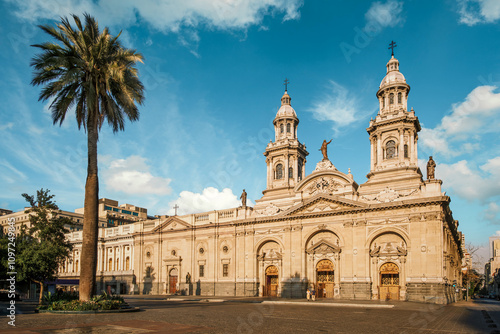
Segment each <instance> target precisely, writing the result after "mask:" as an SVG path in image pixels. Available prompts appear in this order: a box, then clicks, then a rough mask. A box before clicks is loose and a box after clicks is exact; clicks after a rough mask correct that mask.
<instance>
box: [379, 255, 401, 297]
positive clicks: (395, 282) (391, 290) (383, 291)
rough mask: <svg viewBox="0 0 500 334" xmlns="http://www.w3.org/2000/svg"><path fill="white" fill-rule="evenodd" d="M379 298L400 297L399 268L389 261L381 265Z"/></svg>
mask: <svg viewBox="0 0 500 334" xmlns="http://www.w3.org/2000/svg"><path fill="white" fill-rule="evenodd" d="M379 296H380V297H379V298H380V299H385V300H398V299H399V268H398V266H397V265H396V264H394V263H391V262H388V263H384V264H383V265H382V267H380V285H379Z"/></svg>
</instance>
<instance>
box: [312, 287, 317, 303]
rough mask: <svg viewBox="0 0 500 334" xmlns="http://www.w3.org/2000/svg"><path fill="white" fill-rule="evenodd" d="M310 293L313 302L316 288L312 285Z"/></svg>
mask: <svg viewBox="0 0 500 334" xmlns="http://www.w3.org/2000/svg"><path fill="white" fill-rule="evenodd" d="M311 295H312V301H313V302H314V301H315V300H316V289H315V288H314V287H313V288H312V291H311Z"/></svg>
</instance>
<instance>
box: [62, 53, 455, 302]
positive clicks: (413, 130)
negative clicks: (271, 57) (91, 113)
mask: <svg viewBox="0 0 500 334" xmlns="http://www.w3.org/2000/svg"><path fill="white" fill-rule="evenodd" d="M386 67H387V73H386V75H385V77H384V78H383V80H382V82H381V83H380V87H379V90H378V91H377V93H376V96H377V98H378V101H379V111H378V114H377V116H376V117H375V119H372V120H370V122H369V125H368V128H367V132H368V135H369V137H368V139H369V145H370V148H371V151H370V152H371V153H370V155H371V159H370V172H369V173H368V175H367V179H366V181H365V182H364V183H360V184H359V183H357V182H356V181H355V180H354V178H353V175H352V174H351V173H350V171H349V172H348V173H347V174H345V173H343V172H341V171H339V170H338V169H337V168H336V167H335V166H334V164H333V163H332V162H331V161H330V160H329V158H328V144H329V142H327V141H324V142H323V145H322V146H321V152H322V154H323V159H322V160H321V161H319V162H316V166H315V169H314V171H313V172H312V173H311V174H309V175H306V173H305V167H306V162H307V159H306V158H307V156H308V152H307V149H306V147H305V145H304V144H302V143H301V142H300V141H299V136H298V134H299V129H298V127H299V118H298V116H297V113H296V112H295V110H294V108H293V107H292V103H291V100H292V99H291V97H290V95H289V94H288V92H287V91H286V90H285V93H284V94H283V96H282V97H281V107H280V108H279V110H278V112H277V114H276V117H275V118H274V120H273V124H274V130H275V135H274V138H273V140H271V142H270V143H269V144H268V145H267V147H265V152H264V155H265V157H266V165H267V166H266V167H267V187H266V189H265V190H264V191H263V196H262V198H260V199H258V200H256V204H255V206H254V207H250V206H247V205H246V194H245V192H244V193H243V194H242V203H241V206H240V207H237V208H232V209H227V210H217V211H210V212H204V213H197V214H189V215H184V216H177V215H175V216H169V217H163V218H158V219H154V220H152V219H149V220H145V221H139V222H136V223H133V224H129V225H123V226H118V227H113V228H107V229H101V231H100V238H99V240H100V241H99V255H98V259H99V261H98V273H97V281H98V290H105V289H110V287H112V288H113V290H115V291H116V292H121V293H138V294H148V293H152V294H186V295H201V296H209V295H211V296H213V295H215V296H270V297H283V298H303V297H305V295H306V289H307V288H309V287H314V288H315V290H316V291H317V297H318V298H335V299H367V300H368V299H381V300H388V299H391V300H408V301H421V302H430V303H437V304H445V303H449V302H453V301H455V300H456V299H457V298H458V297H459V295H458V289H457V287H458V285H460V283H461V281H462V279H461V264H462V257H463V248H462V245H461V240H462V233H461V232H459V231H458V229H457V228H458V222H457V221H456V220H454V219H453V216H452V213H451V210H450V207H449V204H450V198H449V197H448V196H446V195H445V194H444V193H443V192H442V191H441V184H442V181H441V180H438V179H435V176H434V168H435V163H434V161H433V160H432V157H431V158H430V159H429V162H428V164H427V166H428V167H427V175H426V177H424V176H423V174H422V172H421V170H420V168H419V167H418V159H417V147H418V132H419V131H420V123H419V120H418V117H417V116H416V115H415V112H414V111H413V109H412V110H408V108H407V101H408V95H409V92H410V86H409V85H408V84H407V83H406V79H405V77H404V75H403V74H402V73H401V72H400V71H399V61H398V60H397V59H396V58H394V55H393V56H392V57H391V59H390V60H389V62H388V63H387V65H386ZM367 144H368V143H367ZM263 168H264V166H263ZM70 239H71V240H72V242H73V243H74V245H75V252H76V253H74V255H73V258H72V260H70V261H69V262H68V263H67V264H66V265H65V266H64V269H63V270H61V273H60V278H78V272H79V268H78V265H76V266H75V265H74V263H78V259H79V247H80V245H81V232H73V233H72V234H71V236H70ZM72 264H73V265H72Z"/></svg>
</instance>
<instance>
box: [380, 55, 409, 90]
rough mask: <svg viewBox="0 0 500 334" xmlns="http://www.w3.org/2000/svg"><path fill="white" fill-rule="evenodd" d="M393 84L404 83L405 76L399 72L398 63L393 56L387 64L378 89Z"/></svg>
mask: <svg viewBox="0 0 500 334" xmlns="http://www.w3.org/2000/svg"><path fill="white" fill-rule="evenodd" d="M393 83H406V79H405V76H404V75H403V73H401V72H399V61H398V60H397V59H396V58H394V56H392V57H391V59H390V60H389V62H388V63H387V74H386V76H385V77H384V79H382V82H381V83H380V86H379V88H382V87H383V86H387V85H390V84H393Z"/></svg>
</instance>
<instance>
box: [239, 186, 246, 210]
mask: <svg viewBox="0 0 500 334" xmlns="http://www.w3.org/2000/svg"><path fill="white" fill-rule="evenodd" d="M240 199H241V206H242V207H243V208H246V207H247V192H246V191H245V189H243V192H242V193H241V196H240Z"/></svg>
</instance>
